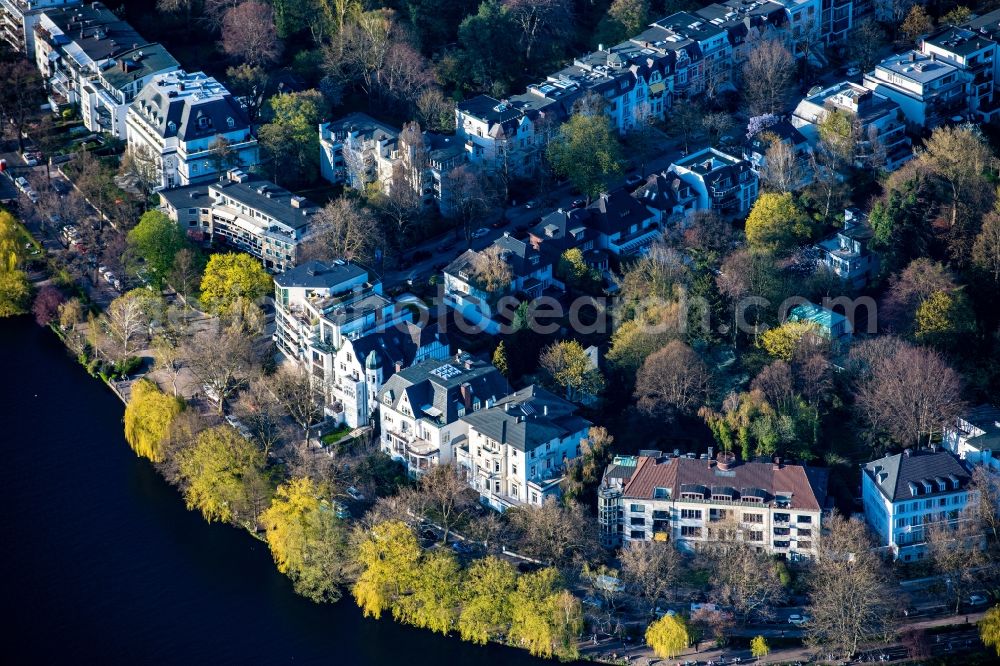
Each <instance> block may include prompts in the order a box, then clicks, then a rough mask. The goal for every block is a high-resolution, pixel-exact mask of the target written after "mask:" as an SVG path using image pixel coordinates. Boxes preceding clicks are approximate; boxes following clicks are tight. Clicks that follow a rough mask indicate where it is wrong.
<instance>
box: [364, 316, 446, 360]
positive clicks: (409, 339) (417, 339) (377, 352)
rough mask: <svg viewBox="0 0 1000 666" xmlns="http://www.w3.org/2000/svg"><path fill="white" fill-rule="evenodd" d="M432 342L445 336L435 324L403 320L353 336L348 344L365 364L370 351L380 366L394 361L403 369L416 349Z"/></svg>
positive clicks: (444, 340)
mask: <svg viewBox="0 0 1000 666" xmlns="http://www.w3.org/2000/svg"><path fill="white" fill-rule="evenodd" d="M434 342H441V343H442V344H444V345H446V346H447V344H448V336H447V335H446V334H445V333H444V332H443V331H439V330H438V327H437V326H436V325H430V326H425V327H423V328H421V327H419V326H417V325H416V324H414V323H412V322H404V323H400V324H399V325H397V326H390V327H389V328H387V329H386V330H384V331H378V332H375V333H369V334H368V335H364V336H362V337H360V338H354V339H353V340H351V341H350V344H351V347H352V348H353V349H354V356H355V357H356V358H357V359H359V361H360V360H361V359H364V360H365V362H366V364H367V363H368V360H369V358H370V356H371V355H372V354H374V361H375V362H377V363H381V367H383V368H393V367H395V365H396V364H397V363H399V364H400V365H401V367H404V368H405V367H407V366H409V365H410V364H411V363H413V359H415V358H416V356H417V352H418V351H419V350H420V348H422V347H426V346H427V345H430V344H433V343H434ZM369 367H371V366H369Z"/></svg>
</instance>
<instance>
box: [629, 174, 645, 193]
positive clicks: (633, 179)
mask: <svg viewBox="0 0 1000 666" xmlns="http://www.w3.org/2000/svg"><path fill="white" fill-rule="evenodd" d="M642 183H643V180H642V176H640V175H639V174H637V173H633V174H632V175H631V176H628V177H627V178H625V189H627V190H628V191H629V192H632V191H634V190H636V189H638V187H639V186H640V185H642Z"/></svg>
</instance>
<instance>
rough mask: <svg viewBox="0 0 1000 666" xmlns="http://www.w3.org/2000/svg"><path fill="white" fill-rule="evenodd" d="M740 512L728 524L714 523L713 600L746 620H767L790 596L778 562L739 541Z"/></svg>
mask: <svg viewBox="0 0 1000 666" xmlns="http://www.w3.org/2000/svg"><path fill="white" fill-rule="evenodd" d="M738 511H739V510H738V509H736V510H733V511H731V515H729V516H727V519H726V520H722V521H720V522H717V523H713V527H712V528H711V529H712V530H714V531H715V538H716V541H715V542H714V543H713V544H712V545H711V547H710V548H708V550H707V553H706V554H707V556H708V557H707V561H708V562H709V570H710V572H711V574H712V586H713V587H712V597H713V598H714V599H715V600H716V601H718V602H719V603H720V604H722V605H725V606H729V607H730V608H732V609H733V610H734V611H735V612H736V614H737V615H739V616H740V617H742V618H746V619H750V618H757V619H764V620H766V619H768V618H770V617H772V615H773V612H774V607H775V606H777V605H779V604H780V603H781V602H782V601H784V599H785V597H786V596H787V593H786V591H785V588H784V586H783V585H782V584H781V576H780V574H779V572H778V568H777V563H776V562H775V561H774V559H773V558H771V557H770V556H769V555H767V554H766V553H763V552H757V549H756V547H755V546H754V545H753V544H752V543H751V542H750V540H749V539H748V538H747V539H741V538H740V537H739V533H740V532H741V524H740V522H739V516H738V515H737V512H738ZM747 536H748V535H747Z"/></svg>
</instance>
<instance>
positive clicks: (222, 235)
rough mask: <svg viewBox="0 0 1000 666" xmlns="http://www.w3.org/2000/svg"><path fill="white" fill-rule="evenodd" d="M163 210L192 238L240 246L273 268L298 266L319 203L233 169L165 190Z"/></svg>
mask: <svg viewBox="0 0 1000 666" xmlns="http://www.w3.org/2000/svg"><path fill="white" fill-rule="evenodd" d="M159 195H160V209H161V210H162V211H163V212H164V213H166V214H167V215H168V216H169V217H170V219H172V220H173V221H175V222H177V223H178V224H179V225H180V227H181V230H182V231H184V232H185V233H186V234H187V236H188V238H190V239H191V240H193V241H195V242H198V243H202V244H206V245H216V246H226V247H231V248H234V249H237V250H241V251H243V252H246V253H248V254H250V255H253V256H254V257H256V258H257V259H260V261H261V263H263V264H264V268H266V269H267V270H268V271H270V272H271V273H281V272H282V271H285V270H288V269H289V268H292V267H293V266H295V265H296V263H297V261H298V255H299V248H300V246H301V245H302V243H303V242H305V241H306V240H308V239H309V237H310V234H311V232H312V221H313V217H314V216H315V215H316V213H317V212H319V207H317V206H316V205H315V204H314V203H312V202H311V201H308V200H307V199H306V198H305V197H300V196H297V195H295V194H292V193H291V192H289V191H288V190H286V189H284V188H281V187H278V186H277V185H275V184H274V183H272V182H270V181H267V180H263V179H261V178H256V177H253V176H250V175H249V174H247V173H246V172H245V171H243V170H241V169H230V170H229V171H228V172H226V174H225V176H224V177H223V178H221V179H220V180H218V181H216V182H213V183H209V184H201V185H187V186H185V187H175V188H173V189H169V190H160V192H159Z"/></svg>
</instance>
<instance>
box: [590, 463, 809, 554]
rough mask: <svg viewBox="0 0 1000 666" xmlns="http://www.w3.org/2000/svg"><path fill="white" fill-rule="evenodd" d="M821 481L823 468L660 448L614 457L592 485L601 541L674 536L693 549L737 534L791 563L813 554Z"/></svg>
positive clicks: (614, 543)
mask: <svg viewBox="0 0 1000 666" xmlns="http://www.w3.org/2000/svg"><path fill="white" fill-rule="evenodd" d="M826 481H827V477H826V471H825V470H819V469H813V468H804V467H801V466H799V465H787V464H782V463H781V462H780V461H779V462H775V463H771V462H749V463H738V464H737V463H736V462H735V461H730V462H726V459H725V458H723V457H721V454H720V458H719V462H718V464H717V463H716V461H715V460H712V459H711V458H710V454H708V455H702V456H701V457H700V458H698V457H695V456H694V454H688V456H687V457H685V456H679V455H674V456H664V455H663V454H662V453H661V452H658V451H642V452H640V455H639V456H616V457H615V460H614V462H613V463H612V464H611V465H610V466H609V467H608V469H607V470H606V471H605V474H604V478H603V480H602V482H601V486H600V488H599V489H598V521H599V523H600V525H601V529H602V542H603V543H604V544H605V545H606V546H609V547H614V546H621V545H624V544H627V543H629V542H631V541H650V540H653V541H672V542H674V543H675V544H676V545H677V547H678V548H680V549H681V550H685V551H694V550H697V549H698V548H700V547H704V546H706V545H710V544H712V543H715V542H718V541H724V540H732V539H737V540H740V541H744V542H748V543H750V544H751V545H753V546H755V547H757V548H758V549H759V550H761V551H763V552H767V553H769V554H772V555H780V556H783V557H787V558H789V559H792V560H796V559H810V558H814V557H816V556H817V553H818V546H819V544H818V537H819V535H820V530H821V529H822V522H823V520H824V516H825V512H826V511H827V500H826ZM751 484H756V485H751ZM761 486H764V487H761Z"/></svg>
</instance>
